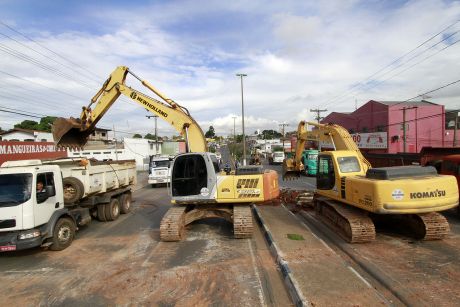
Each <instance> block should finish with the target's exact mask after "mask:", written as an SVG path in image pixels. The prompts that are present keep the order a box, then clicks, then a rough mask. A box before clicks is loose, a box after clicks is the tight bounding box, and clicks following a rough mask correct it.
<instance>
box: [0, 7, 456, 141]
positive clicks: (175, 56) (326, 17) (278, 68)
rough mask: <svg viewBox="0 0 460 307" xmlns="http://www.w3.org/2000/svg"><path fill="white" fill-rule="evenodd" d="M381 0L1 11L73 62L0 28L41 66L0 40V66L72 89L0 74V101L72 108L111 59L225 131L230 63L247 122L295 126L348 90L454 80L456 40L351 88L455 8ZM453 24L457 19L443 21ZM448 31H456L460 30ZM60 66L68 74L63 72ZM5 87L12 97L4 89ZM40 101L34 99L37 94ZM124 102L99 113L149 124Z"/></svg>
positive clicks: (351, 99) (236, 107)
mask: <svg viewBox="0 0 460 307" xmlns="http://www.w3.org/2000/svg"><path fill="white" fill-rule="evenodd" d="M385 5H388V6H389V5H391V4H390V3H380V2H379V3H368V2H358V1H334V2H331V1H328V2H327V3H326V2H321V3H316V2H311V3H309V2H307V3H302V2H298V1H286V2H283V4H278V3H271V4H267V3H266V2H258V1H254V2H252V1H251V3H249V4H248V3H246V1H232V3H229V4H222V3H221V2H219V1H211V2H208V1H204V2H200V1H184V2H181V3H180V4H177V3H175V2H171V3H169V2H168V3H166V4H154V5H147V6H142V7H136V6H134V5H133V6H131V7H130V10H129V11H126V10H125V9H124V8H117V7H112V8H110V10H109V11H106V13H105V14H104V16H102V15H101V14H100V13H94V12H96V11H97V10H91V9H89V8H88V10H87V15H82V16H81V18H82V19H83V20H84V18H88V21H91V22H92V23H93V24H97V25H100V27H98V28H97V29H98V32H89V31H84V30H81V29H72V30H62V31H60V30H59V29H47V28H40V27H36V28H35V29H34V31H31V32H27V31H26V30H23V29H22V28H21V24H22V23H21V22H19V21H16V20H11V19H10V20H11V22H10V24H13V25H14V24H15V23H16V24H15V25H14V26H15V27H16V28H18V30H21V31H25V32H26V34H28V35H29V36H33V38H34V39H35V40H36V41H38V42H39V43H40V44H42V45H44V46H46V47H47V48H50V49H52V50H54V51H56V52H57V53H59V54H60V55H62V56H63V57H65V58H67V59H69V60H71V61H72V63H73V64H72V63H69V62H67V61H65V60H63V59H62V58H59V57H57V56H56V55H53V54H51V53H49V52H47V51H46V50H44V49H42V48H40V47H39V46H37V45H36V44H34V43H32V42H30V41H28V40H26V39H24V38H21V37H19V36H15V38H16V39H19V40H20V41H21V43H23V44H25V45H27V46H28V47H30V48H33V49H36V50H40V51H41V52H43V53H46V54H47V55H48V56H50V57H52V58H54V59H55V60H56V61H59V62H60V63H61V64H57V63H54V62H52V61H51V60H50V59H47V58H44V57H43V56H40V55H38V54H37V53H34V52H33V51H32V50H30V49H27V48H23V47H21V46H19V45H18V44H17V43H16V42H13V41H11V40H9V39H7V38H5V37H0V44H2V45H0V47H2V46H3V47H5V46H6V47H9V48H12V49H14V50H16V51H20V52H23V53H24V54H26V55H27V56H30V57H33V58H34V59H36V60H40V61H41V62H42V63H45V64H46V65H49V67H48V69H45V70H43V69H40V68H39V65H37V63H35V64H32V63H30V61H29V62H24V61H22V60H21V59H19V58H18V57H17V56H18V55H17V54H16V57H15V56H12V55H10V54H6V53H5V52H4V51H3V52H2V50H4V49H1V48H0V52H1V58H0V64H1V68H0V70H3V71H6V72H10V73H12V74H14V75H17V76H20V77H22V78H25V79H26V80H30V81H34V82H37V83H39V84H43V85H45V86H47V87H50V88H54V89H56V90H58V91H62V92H65V93H68V94H70V95H71V96H70V95H65V94H62V93H58V92H56V91H53V90H50V89H47V88H44V87H40V86H38V85H36V84H34V83H28V82H24V81H20V80H17V79H15V78H12V77H9V76H6V75H4V74H1V73H0V82H1V84H2V89H1V90H0V105H5V106H6V105H8V106H10V107H15V108H18V109H23V110H29V111H33V112H39V113H47V114H51V115H55V114H58V115H62V116H66V117H68V116H78V114H79V112H80V110H81V106H82V105H86V104H87V103H88V102H89V99H90V98H91V97H92V96H93V95H94V94H95V93H96V91H97V90H98V89H99V87H100V86H101V85H102V83H103V81H104V80H105V78H107V76H108V75H109V74H110V72H111V71H112V70H113V69H114V68H115V67H116V66H118V65H126V66H128V67H130V68H131V69H132V70H133V71H134V72H135V73H136V74H138V75H139V76H141V77H142V78H144V79H145V80H147V81H149V82H150V83H152V84H153V85H154V86H155V87H157V88H158V89H159V90H160V91H162V92H163V93H165V94H166V95H167V96H169V97H170V98H172V99H174V100H176V101H177V102H178V103H180V104H182V105H183V106H185V107H187V108H188V109H189V110H190V112H191V114H192V116H193V117H194V118H195V119H196V120H197V121H198V122H199V123H200V124H201V125H202V128H203V130H205V131H206V130H207V128H208V127H209V125H211V124H213V125H214V127H215V128H216V131H217V132H218V133H221V134H229V133H230V131H232V130H233V119H232V116H235V115H236V116H240V115H241V96H240V81H239V78H237V77H236V76H235V73H238V72H243V73H247V74H248V76H247V77H246V78H244V93H245V97H244V98H245V115H246V123H247V124H246V126H247V127H248V130H247V131H248V132H253V131H254V130H256V129H262V130H263V129H277V127H278V124H279V123H281V122H288V123H289V124H290V126H289V127H290V128H292V130H294V129H295V127H296V126H297V122H298V121H299V120H301V119H309V120H311V119H313V114H312V113H311V112H310V109H311V108H316V107H320V108H327V109H328V110H329V111H352V110H353V109H354V105H355V99H357V100H358V104H359V105H361V104H362V103H364V102H365V101H368V100H370V99H377V100H383V99H386V100H405V99H408V98H411V97H413V96H415V95H417V94H420V93H422V92H425V91H428V90H430V89H434V88H436V87H438V86H441V85H443V84H446V83H448V82H451V81H453V80H456V79H458V73H457V72H458V65H459V64H458V63H460V53H459V52H458V50H459V49H458V48H460V43H458V44H456V45H454V46H452V47H450V48H447V49H446V50H444V51H442V52H440V53H439V54H437V55H435V56H433V57H431V58H429V59H427V60H426V61H425V62H423V63H420V64H418V65H416V66H414V67H413V68H412V69H410V70H407V71H405V72H403V73H400V75H397V76H394V77H393V78H391V79H389V80H387V81H385V82H382V83H381V84H380V85H379V86H376V87H374V88H369V89H365V90H363V87H359V88H358V90H357V89H351V90H350V88H351V87H352V86H353V85H354V84H356V83H357V82H359V81H361V80H363V79H365V78H366V77H368V76H370V75H371V74H372V73H374V72H376V71H378V70H379V69H380V68H382V67H384V66H385V65H387V64H388V63H390V62H391V61H393V60H394V59H395V58H397V57H399V56H401V55H403V54H404V53H406V52H407V51H409V50H411V49H412V48H414V47H415V46H417V45H419V44H420V43H421V42H423V41H425V40H426V39H427V38H428V37H430V36H431V35H433V34H434V33H436V32H437V31H440V30H442V29H443V28H444V27H445V26H447V25H448V24H450V23H452V22H453V21H454V20H456V19H458V16H459V15H460V4H459V3H458V2H451V3H445V2H443V1H436V0H424V1H409V2H406V3H405V4H403V5H402V6H400V7H397V6H396V5H398V4H392V5H394V6H393V7H385ZM88 12H89V13H88ZM141 13H142V14H141ZM80 14H81V12H80ZM107 16H110V18H107ZM152 16H153V17H152ZM214 16H222V19H223V20H216V19H215V18H214ZM226 16H229V19H228V20H227V19H226ZM230 17H231V18H230ZM37 18H38V17H37ZM39 21H40V20H39V18H38V19H37V20H35V22H34V25H35V26H37V25H39V24H40V23H39ZM207 21H209V22H212V23H210V24H208V23H206V22H207ZM189 27H192V28H189ZM24 28H25V29H27V28H26V27H24ZM66 29H68V27H66ZM459 29H460V24H457V25H456V26H455V27H454V28H452V31H458V30H459ZM0 32H2V33H7V30H6V29H5V28H1V29H0ZM8 33H9V32H8ZM9 34H12V33H9ZM453 39H455V40H458V39H460V35H458V34H457V35H456V36H454V37H453ZM433 42H434V41H433ZM431 44H432V43H430V44H428V46H429V45H431ZM443 47H445V45H442V44H440V45H439V46H438V47H436V48H433V50H432V52H436V50H439V48H443ZM437 48H438V49H437ZM428 54H430V53H427V55H428ZM422 58H423V57H421V58H420V59H422ZM417 61H418V60H415V61H414V63H415V62H417ZM63 64H64V65H66V66H70V67H73V69H74V70H71V69H69V68H68V67H66V66H63ZM75 64H77V65H78V66H81V67H82V68H83V69H82V68H80V67H78V66H77V65H75ZM407 66H408V65H407ZM50 67H51V68H50ZM56 69H58V70H56ZM53 70H54V71H53ZM88 70H89V71H90V72H91V74H89V73H88ZM399 71H400V70H395V71H394V72H390V73H388V74H387V75H384V76H383V77H382V78H381V79H378V80H384V79H386V78H388V77H391V76H392V75H394V74H397V73H398V72H399ZM61 72H62V73H65V74H66V75H70V76H71V78H70V79H69V78H65V77H63V76H62V75H60V74H61ZM378 80H377V81H378ZM127 82H128V84H129V85H131V86H133V87H134V88H136V89H138V90H141V91H143V92H145V93H148V90H147V89H144V88H143V87H142V85H141V84H139V83H138V82H137V81H136V80H135V79H134V78H131V77H130V78H129V79H128V81H127ZM5 88H7V89H9V90H8V91H9V92H11V93H13V92H14V93H16V94H17V95H20V96H21V97H22V98H21V99H14V98H5V97H2V96H1V93H2V92H4V91H5ZM12 89H14V90H12ZM29 90H34V92H30V91H29ZM8 91H7V92H8ZM344 93H345V94H344ZM27 95H32V97H34V99H33V101H32V99H29V100H28V98H27V97H30V96H27ZM74 96H76V97H78V98H76V97H74ZM431 96H432V97H433V98H432V99H431V100H432V101H434V102H436V103H441V104H446V106H447V107H448V108H449V107H454V106H455V107H457V106H458V105H459V98H460V86H459V85H457V86H452V87H449V88H447V89H445V90H442V91H439V92H436V93H433V94H431ZM37 100H38V102H37ZM40 101H42V102H43V103H44V104H43V105H40V103H39V102H40ZM126 101H127V99H123V100H120V101H119V102H117V103H116V104H115V105H114V107H113V108H112V109H111V110H110V111H109V112H108V113H107V115H106V116H105V117H104V119H103V120H102V122H101V124H103V125H104V126H108V127H111V126H112V125H113V124H115V125H117V126H120V127H121V128H119V129H125V130H127V131H140V132H144V133H146V132H150V131H151V129H152V127H153V123H152V121H149V120H148V119H146V118H145V115H146V112H145V110H143V109H142V108H139V107H138V106H137V105H135V104H133V103H127V102H126ZM51 106H54V107H51ZM20 119H25V118H24V117H19V116H16V115H14V116H13V115H11V116H10V114H6V113H0V121H1V125H0V127H2V128H5V127H4V126H6V127H11V126H12V124H14V123H15V122H17V121H19V120H20ZM237 121H238V119H237ZM161 125H162V126H161V129H162V130H161V131H164V132H165V133H173V130H172V129H171V127H169V126H168V125H167V124H164V123H162V124H161Z"/></svg>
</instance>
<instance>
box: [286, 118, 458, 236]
mask: <svg viewBox="0 0 460 307" xmlns="http://www.w3.org/2000/svg"><path fill="white" fill-rule="evenodd" d="M308 126H312V127H313V128H314V129H313V130H309V129H308ZM297 139H298V141H297V145H296V152H295V156H294V158H292V159H285V160H284V161H283V179H293V178H295V177H298V176H300V173H301V172H302V170H303V165H302V162H301V157H302V151H303V150H304V146H305V142H306V141H307V140H316V141H318V142H320V143H323V144H328V146H331V147H332V148H333V150H331V151H323V152H320V153H319V155H318V171H317V177H316V191H315V196H314V198H313V202H314V206H315V211H316V213H317V214H318V216H319V217H320V218H321V219H322V220H323V221H324V222H325V223H326V224H327V225H328V226H330V227H331V228H333V229H334V230H335V231H336V232H338V234H339V235H341V236H342V237H343V238H344V239H346V240H347V241H348V242H350V243H358V242H368V241H372V240H374V239H375V226H374V223H373V221H372V219H371V217H370V215H372V217H375V218H376V219H379V218H380V219H381V218H385V217H388V215H391V218H394V219H397V221H398V223H399V225H400V226H402V227H403V228H404V230H405V232H409V233H410V234H411V235H412V236H415V237H416V238H417V239H424V240H436V239H442V238H443V237H445V236H446V235H447V234H448V233H449V224H448V222H447V220H446V218H445V217H444V216H443V215H441V214H440V213H438V212H439V211H443V210H447V209H450V208H454V207H455V206H457V205H458V201H459V194H458V186H457V182H456V179H455V177H454V176H445V175H438V174H437V172H436V169H435V168H434V167H431V166H429V167H421V166H396V167H382V168H372V166H371V164H370V163H369V162H368V161H367V160H366V159H365V158H364V156H363V155H362V153H361V151H360V150H359V148H358V146H357V145H356V143H355V142H354V141H353V139H352V137H351V135H350V134H349V133H348V131H347V130H346V129H345V128H343V127H341V126H339V125H335V124H317V123H311V122H305V121H301V122H300V123H299V125H298V129H297Z"/></svg>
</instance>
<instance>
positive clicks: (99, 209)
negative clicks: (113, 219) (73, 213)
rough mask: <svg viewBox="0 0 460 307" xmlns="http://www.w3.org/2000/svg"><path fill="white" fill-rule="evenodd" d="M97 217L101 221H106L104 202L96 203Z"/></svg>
mask: <svg viewBox="0 0 460 307" xmlns="http://www.w3.org/2000/svg"><path fill="white" fill-rule="evenodd" d="M97 219H98V220H99V221H101V222H107V219H106V218H105V204H100V205H97Z"/></svg>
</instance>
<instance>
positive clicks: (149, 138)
mask: <svg viewBox="0 0 460 307" xmlns="http://www.w3.org/2000/svg"><path fill="white" fill-rule="evenodd" d="M144 139H148V140H156V137H155V136H154V135H153V134H151V133H147V134H146V135H145V136H144Z"/></svg>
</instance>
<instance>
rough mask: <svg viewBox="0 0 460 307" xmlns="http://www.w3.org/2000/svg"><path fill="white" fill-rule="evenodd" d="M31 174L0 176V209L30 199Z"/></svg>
mask: <svg viewBox="0 0 460 307" xmlns="http://www.w3.org/2000/svg"><path fill="white" fill-rule="evenodd" d="M31 194H32V174H5V175H0V207H12V206H16V205H19V204H22V203H24V202H26V201H28V200H29V199H30V196H31Z"/></svg>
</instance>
